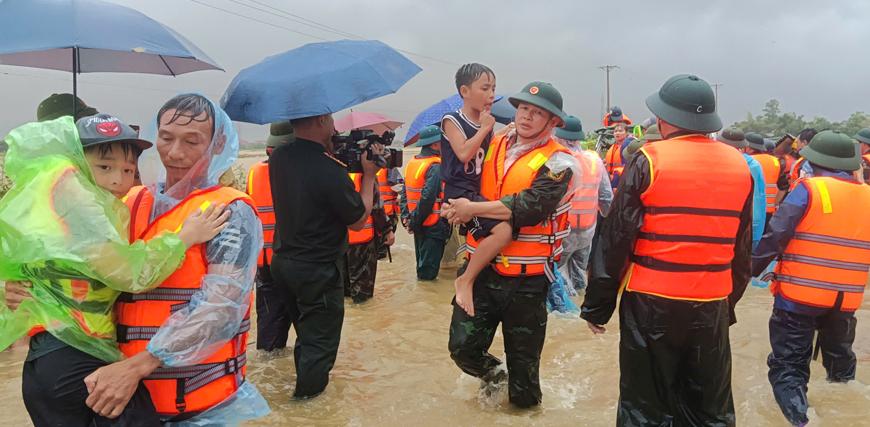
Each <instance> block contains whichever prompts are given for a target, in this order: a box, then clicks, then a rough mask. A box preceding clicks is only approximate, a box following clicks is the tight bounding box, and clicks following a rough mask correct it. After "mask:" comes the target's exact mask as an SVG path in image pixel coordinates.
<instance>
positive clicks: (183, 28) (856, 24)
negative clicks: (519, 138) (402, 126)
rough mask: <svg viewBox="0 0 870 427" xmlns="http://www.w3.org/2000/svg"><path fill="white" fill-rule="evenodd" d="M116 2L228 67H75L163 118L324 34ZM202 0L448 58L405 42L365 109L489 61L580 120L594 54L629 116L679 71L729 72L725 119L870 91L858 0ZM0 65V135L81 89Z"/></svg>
mask: <svg viewBox="0 0 870 427" xmlns="http://www.w3.org/2000/svg"><path fill="white" fill-rule="evenodd" d="M112 1H114V2H116V3H120V4H123V5H126V6H129V7H133V8H136V9H138V10H140V11H142V12H144V13H145V14H147V15H149V16H151V17H152V18H154V19H156V20H158V21H160V22H162V23H164V24H165V25H168V26H170V27H172V28H173V29H175V30H176V31H178V32H179V33H181V34H183V35H185V36H186V37H187V38H188V39H190V40H191V41H192V42H194V43H195V44H197V45H198V46H199V47H200V48H201V49H203V50H204V51H205V52H206V53H208V54H209V55H210V56H211V57H212V58H213V59H214V60H215V61H217V62H218V63H219V64H220V65H221V66H223V68H225V69H226V72H219V71H205V72H199V73H193V74H188V75H184V76H180V77H178V78H171V77H164V76H148V75H140V74H107V73H95V74H85V75H82V76H81V78H80V79H79V94H80V96H81V97H82V98H83V99H85V101H86V102H88V103H89V104H92V105H94V106H95V107H97V108H98V109H99V110H100V111H105V112H111V113H114V114H116V115H118V116H120V117H122V118H123V119H124V120H126V121H128V122H131V123H140V124H141V123H149V122H151V121H153V115H154V113H155V112H156V111H157V109H158V108H159V106H160V105H161V104H162V103H163V102H164V101H165V100H167V99H168V98H170V97H171V96H172V95H174V94H175V93H178V92H181V91H191V90H193V91H200V92H203V93H205V94H208V95H209V96H212V97H213V98H214V99H215V100H217V99H218V98H219V97H220V95H222V94H223V92H224V89H225V88H226V86H227V85H228V84H229V82H230V81H231V80H232V78H233V77H234V76H235V75H236V73H238V71H239V70H241V69H242V68H245V67H248V66H250V65H252V64H254V63H256V62H258V61H260V60H261V59H263V58H264V57H266V56H269V55H273V54H276V53H280V52H283V51H286V50H289V49H293V48H295V47H298V46H301V45H303V44H305V43H309V42H314V41H318V40H317V39H315V38H312V37H309V36H305V35H302V34H299V33H294V32H292V31H289V30H287V29H282V28H276V27H273V26H269V25H266V24H263V23H259V22H254V21H252V20H249V19H245V18H243V17H240V16H235V15H232V14H229V13H226V12H224V11H219V10H216V9H214V8H210V7H208V6H205V5H202V4H198V3H196V2H193V1H191V0H148V1H144V0H139V1H135V0H112ZM203 2H204V3H207V4H208V5H211V6H213V7H219V8H222V9H226V10H229V11H232V12H233V13H236V14H239V15H245V16H248V17H251V18H255V19H257V20H261V21H266V22H269V23H272V24H274V25H277V26H281V27H288V28H290V29H293V30H296V31H299V32H302V33H308V34H310V35H313V36H316V37H320V38H324V39H330V40H334V39H340V38H343V37H341V36H339V35H337V34H333V33H330V32H328V31H323V30H322V29H318V28H314V27H311V26H307V25H302V24H300V23H298V22H293V21H292V20H289V19H286V18H284V17H282V16H286V15H282V14H281V13H280V12H277V11H275V10H274V9H268V8H267V7H266V6H264V5H263V4H266V5H270V6H272V7H274V8H277V9H280V10H284V11H288V12H291V13H293V14H295V15H298V16H301V17H303V18H305V19H308V20H312V21H316V22H319V23H323V24H327V25H329V26H331V27H335V28H339V29H342V30H344V31H347V32H350V33H354V34H357V35H361V36H364V37H366V38H370V39H379V40H381V41H383V42H385V43H387V44H389V45H391V46H393V47H395V48H399V49H404V50H408V51H413V52H417V53H420V54H423V55H426V56H429V57H434V58H438V59H439V61H434V60H430V59H427V58H424V57H420V56H415V55H410V54H409V55H407V56H408V57H409V58H410V59H411V60H412V61H414V62H416V63H417V64H418V65H420V67H422V68H423V71H422V72H421V73H420V74H418V75H417V76H416V77H415V78H414V79H413V80H411V81H410V82H409V83H408V84H407V85H405V86H404V87H403V88H402V89H401V90H400V91H399V92H398V93H396V94H394V95H391V96H387V97H384V98H381V99H378V100H375V101H372V102H369V103H368V104H365V105H362V106H359V107H356V108H357V109H359V110H363V111H376V112H381V113H384V114H387V115H390V116H392V117H395V118H396V119H398V120H402V121H406V122H408V123H410V121H411V120H412V119H413V117H414V116H415V115H416V113H417V112H419V111H420V110H421V109H423V108H425V107H426V106H428V105H430V104H432V103H434V102H435V101H437V100H439V99H441V98H443V97H445V96H449V95H451V94H452V93H454V90H455V89H454V85H453V74H454V73H455V71H456V68H457V67H458V65H459V64H461V63H465V62H472V61H474V62H481V63H483V64H486V65H489V66H490V67H492V68H493V69H494V70H495V72H496V75H497V85H498V88H497V91H498V92H499V93H505V94H510V93H513V92H515V91H517V90H519V89H520V88H522V86H523V85H524V84H525V83H527V82H529V81H531V80H544V81H549V82H551V83H553V85H555V86H556V88H558V89H559V90H560V91H561V92H562V95H563V97H564V98H565V110H566V111H567V112H569V113H571V114H574V115H577V116H579V117H580V118H581V120H582V121H583V124H584V128H586V129H591V128H593V127H595V126H596V125H597V124H598V123H599V121H600V117H601V113H602V111H603V109H604V73H603V71H601V70H599V69H598V67H599V66H601V65H605V64H615V65H619V66H620V69H619V70H616V71H614V72H613V73H612V74H611V87H612V92H611V96H612V100H613V101H612V102H613V103H614V104H616V105H619V106H621V107H622V108H623V111H625V112H626V113H627V114H628V115H629V116H630V117H632V118H633V119H635V120H642V119H643V118H645V117H647V116H649V112H648V111H647V109H646V107H645V106H644V99H645V98H646V96H647V95H649V94H650V93H652V92H654V91H656V90H657V89H658V87H659V86H660V85H661V84H662V83H663V82H664V81H665V80H666V79H667V78H668V77H670V76H671V75H673V74H677V73H694V74H697V75H699V76H701V77H702V78H704V79H706V80H707V81H708V82H710V83H721V84H722V85H723V86H722V87H721V88H720V89H719V97H720V107H719V111H720V114H721V115H722V117H723V119H724V121H725V122H726V123H731V122H733V121H737V120H742V119H743V118H744V117H745V115H746V113H747V112H749V111H753V112H756V113H757V112H759V111H760V110H761V107H762V106H763V104H764V102H765V101H766V100H768V99H770V98H777V99H779V100H780V101H781V102H782V106H783V109H784V110H786V111H795V112H797V113H798V114H804V115H806V116H810V117H811V116H816V115H821V116H825V117H828V118H829V119H831V120H842V119H845V118H846V117H847V116H848V115H849V114H851V113H852V112H854V111H866V110H867V108H866V101H867V100H868V99H870V85H868V84H866V80H867V73H866V70H867V69H868V68H870V56H868V55H867V52H866V49H867V43H868V41H870V26H868V25H867V22H868V20H870V2H867V1H862V0H848V1H838V2H819V1H810V0H793V1H789V2H783V1H768V0H754V1H750V0H730V1H691V0H685V1H682V0H672V1H637V0H621V1H615V2H614V1H609V2H582V1H568V0H564V1H562V0H559V1H540V2H531V1H522V2H520V1H512V0H501V1H496V0H479V1H478V0H475V1H471V0H465V1H460V0H442V1H419V0H368V1H365V2H349V1H286V0H203ZM258 3H259V4H258ZM245 5H248V6H252V7H254V8H260V9H264V10H267V11H269V12H272V13H271V14H270V13H265V12H263V11H258V10H255V9H252V8H251V7H247V6H245ZM610 5H614V7H611V6H610ZM47 30H48V29H40V28H39V27H38V26H35V27H34V31H47ZM0 35H2V29H0ZM441 61H444V62H441ZM445 62H446V63H445ZM288 72H292V70H288ZM0 73H5V74H0V94H2V95H0V96H2V99H3V101H4V102H3V103H2V106H0V132H2V133H3V134H5V133H6V132H7V131H8V130H10V129H11V128H12V127H14V126H16V125H18V124H21V123H23V122H26V121H29V120H33V118H34V117H35V111H36V106H37V104H38V103H39V101H40V100H42V99H43V98H45V97H46V96H47V95H49V94H51V93H53V92H69V91H71V88H72V80H71V76H70V75H69V74H67V73H63V72H59V71H44V70H36V69H30V68H22V67H10V66H0ZM276 96H279V95H277V94H276ZM341 115H342V113H339V114H338V116H341ZM239 128H240V129H241V131H242V137H243V138H245V139H248V140H257V139H262V138H263V134H264V133H265V132H266V128H265V127H260V126H253V125H240V126H239ZM398 134H399V136H403V135H404V131H401V130H400V131H399V132H398Z"/></svg>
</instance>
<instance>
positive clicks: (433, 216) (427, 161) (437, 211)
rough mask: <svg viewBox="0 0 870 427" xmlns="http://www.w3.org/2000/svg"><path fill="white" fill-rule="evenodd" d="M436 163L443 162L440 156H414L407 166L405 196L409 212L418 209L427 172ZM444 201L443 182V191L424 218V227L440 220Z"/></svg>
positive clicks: (442, 190)
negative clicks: (430, 211)
mask: <svg viewBox="0 0 870 427" xmlns="http://www.w3.org/2000/svg"><path fill="white" fill-rule="evenodd" d="M434 164H441V157H440V156H426V157H414V158H413V159H411V161H409V162H408V165H407V166H405V196H406V197H407V198H408V200H407V201H406V202H407V204H408V213H412V212H414V211H416V210H417V204H419V203H420V198H421V197H422V196H423V186H424V185H426V173H428V172H429V168H430V167H432V165H434ZM443 201H444V183H443V182H442V183H441V191H440V192H439V193H438V197H437V198H436V199H435V203H434V204H433V205H432V213H430V214H429V216H427V217H426V219H424V220H423V226H424V227H431V226H433V225H435V224H436V223H437V222H438V218H440V216H441V203H442V202H443Z"/></svg>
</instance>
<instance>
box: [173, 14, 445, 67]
mask: <svg viewBox="0 0 870 427" xmlns="http://www.w3.org/2000/svg"><path fill="white" fill-rule="evenodd" d="M190 1H192V2H194V3H197V4H199V5H202V6H206V7H210V8H212V9H216V10H220V11H222V12H225V13H228V14H231V15H235V16H237V17H240V18H245V19H248V20H251V21H255V22H259V23H262V24H266V25H269V26H272V27H275V28H281V29H285V30H288V31H292V32H294V33H297V34H302V35H304V36H307V37H311V38H314V39H317V40H321V41H328V39H326V38H323V37H319V36H315V35H313V34H309V33H305V32H302V31H298V30H294V29H292V28H289V27H285V26H283V25H277V24H273V23H271V22H266V21H263V20H260V19H257V18H254V17H250V16H247V15H242V14H239V13H236V12H233V11H231V10H228V9H224V8H220V7H217V6H213V5H210V4H207V3H204V2H202V1H200V0H190ZM228 1H230V2H232V3H236V4H238V5H241V6H244V7H247V8H249V9H253V10H257V11H260V12H263V13H267V14H269V15H272V16H274V17H277V18H281V19H287V20H289V21H292V22H295V23H298V24H302V25H306V26H308V27H311V28H314V29H317V30H320V31H325V32H328V33H333V34H336V35H338V36H341V37H346V38H348V37H349V38H356V39H366V37H364V36H361V35H359V34H354V33H349V32H347V31H343V30H340V29H337V28H335V27H331V26H329V25H326V24H322V23H320V22H317V21H314V20H311V19H307V18H305V17H302V16H299V15H296V14H293V13H290V12H287V11H285V10H282V9H279V8H277V7H274V6H270V5H267V4H264V3H262V2H256V3H258V4H261V5H264V6H266V7H268V8H270V9H272V10H276V11H278V12H280V13H282V14H284V15H289V16H284V15H279V14H278V13H275V12H270V11H268V10H265V9H263V8H259V7H256V6H253V5H250V4H246V3H243V2H240V1H239V0H228ZM251 1H255V0H251ZM294 18H297V19H294ZM394 49H396V50H397V51H399V52H402V53H404V54H407V55H412V56H416V57H418V58H423V59H428V60H430V61H433V62H439V63H442V64H447V65H459V64H458V63H456V62H452V61H447V60H445V59H440V58H436V57H434V56H429V55H424V54H422V53H417V52H414V51H410V50H406V49H399V48H394Z"/></svg>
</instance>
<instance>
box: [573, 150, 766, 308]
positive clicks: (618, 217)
mask: <svg viewBox="0 0 870 427" xmlns="http://www.w3.org/2000/svg"><path fill="white" fill-rule="evenodd" d="M650 175H651V173H650V165H649V160H647V157H646V156H634V158H632V159H631V161H630V162H629V164H628V167H627V168H626V169H625V173H624V174H623V176H622V182H621V183H620V186H619V191H617V192H616V197H615V198H614V199H613V205H611V207H610V214H609V215H608V216H607V219H605V221H604V223H603V224H602V226H601V231H600V239H599V242H598V245H596V246H595V248H594V251H593V253H592V254H591V256H590V260H589V286H588V287H587V289H586V297H585V299H584V301H583V306H582V307H581V317H582V318H584V319H586V320H587V321H589V322H592V323H594V324H597V325H603V324H606V323H607V322H608V321H609V320H610V317H611V316H612V315H613V311H614V310H615V309H616V300H617V295H618V294H619V289H620V284H621V281H622V275H623V272H624V271H625V269H626V267H627V266H628V262H629V259H630V258H631V254H632V252H633V250H634V242H635V240H636V238H637V234H638V232H639V231H640V227H641V225H642V223H643V216H644V210H645V209H644V206H643V202H642V201H641V198H640V197H641V194H643V192H644V191H646V189H647V188H648V187H649V183H650ZM754 185H755V184H754V183H753V188H754ZM751 252H752V192H750V193H749V194H748V195H747V199H746V202H745V203H744V204H743V210H742V211H741V214H740V223H739V226H738V229H737V236H736V240H735V246H734V259H733V260H732V261H731V278H732V280H731V281H732V288H733V289H732V291H731V295H730V296H729V297H728V303H729V306H730V312H731V322H732V323H734V322H735V321H736V320H735V319H736V318H735V316H734V306H735V305H736V304H737V302H738V301H739V300H740V298H741V297H743V292H744V291H745V290H746V286H747V285H748V283H749V279H750V266H751V264H750V255H751Z"/></svg>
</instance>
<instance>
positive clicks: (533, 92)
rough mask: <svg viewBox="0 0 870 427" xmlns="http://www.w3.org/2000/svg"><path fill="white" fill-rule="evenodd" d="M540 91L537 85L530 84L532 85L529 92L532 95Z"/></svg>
mask: <svg viewBox="0 0 870 427" xmlns="http://www.w3.org/2000/svg"><path fill="white" fill-rule="evenodd" d="M540 91H541V90H540V89H538V87H537V86H532V87H530V88H529V93H530V94H532V95H537V94H538V92H540Z"/></svg>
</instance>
